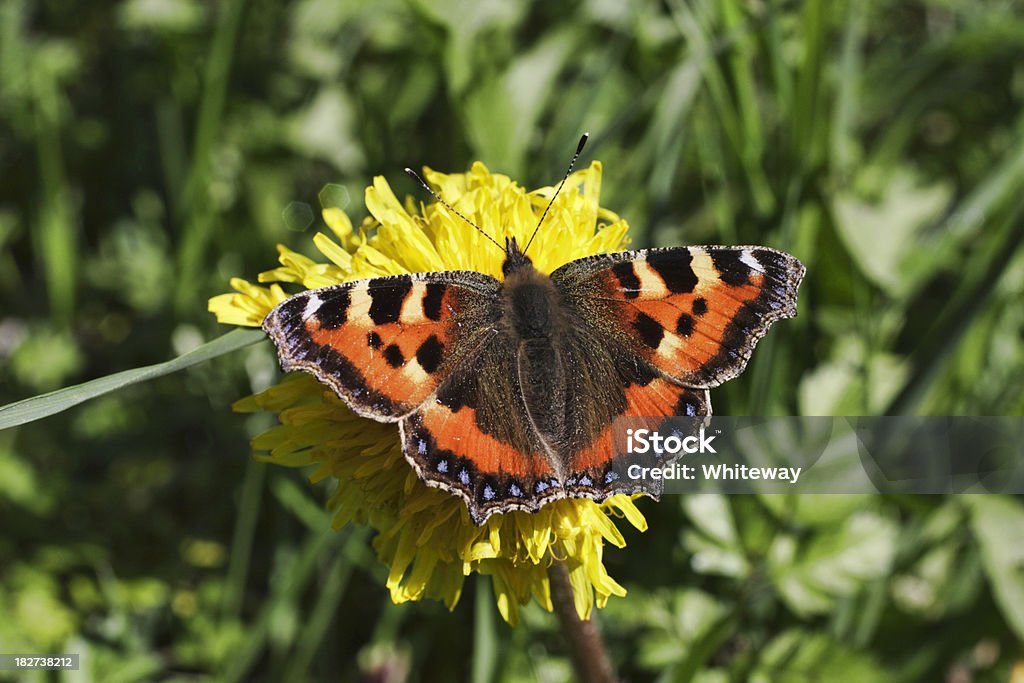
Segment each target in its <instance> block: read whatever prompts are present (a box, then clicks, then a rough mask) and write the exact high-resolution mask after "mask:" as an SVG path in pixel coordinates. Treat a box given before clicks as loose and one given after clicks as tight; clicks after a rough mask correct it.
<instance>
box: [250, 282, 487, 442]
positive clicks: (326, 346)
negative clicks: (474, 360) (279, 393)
mask: <svg viewBox="0 0 1024 683" xmlns="http://www.w3.org/2000/svg"><path fill="white" fill-rule="evenodd" d="M498 286H499V285H498V281H497V280H495V279H494V278H491V277H489V276H487V275H484V274H482V273H475V272H468V271H450V272H443V273H420V274H414V275H396V276H392V277H384V278H376V279H372V280H359V281H355V282H347V283H344V284H340V285H335V286H332V287H325V288H323V289H315V290H310V291H307V292H302V293H300V294H296V295H295V296H293V297H291V298H289V299H287V300H286V301H284V302H283V303H281V304H280V305H278V306H277V307H276V308H274V310H272V311H271V312H270V313H269V314H268V315H267V317H266V319H265V320H264V322H263V329H264V330H266V331H267V333H268V334H269V335H270V337H271V339H273V340H274V344H275V345H276V346H277V350H278V356H279V357H280V359H281V367H282V368H284V369H285V370H304V371H306V372H309V373H312V374H313V375H315V376H316V377H317V379H319V380H320V381H321V382H323V383H325V384H327V385H328V386H329V387H331V388H332V389H333V390H334V391H335V393H337V394H338V395H339V396H340V397H341V398H342V399H344V400H345V402H346V403H348V405H349V406H350V407H351V408H352V409H353V410H354V411H355V412H356V413H358V414H360V415H363V416H365V417H372V418H374V419H377V420H382V421H389V422H393V421H397V420H400V419H402V418H403V417H404V416H406V415H408V414H410V413H412V412H413V411H415V410H416V409H417V408H418V407H419V406H420V405H421V404H423V403H424V401H426V400H427V399H428V398H429V397H430V396H431V395H432V394H433V393H434V392H435V391H436V389H437V387H438V386H439V385H440V384H441V382H442V381H443V380H444V379H445V378H446V377H447V376H448V375H449V374H450V372H451V371H452V368H454V367H457V366H458V364H459V362H460V360H461V358H462V357H463V356H464V355H465V354H466V353H468V352H469V351H470V350H472V349H473V348H474V346H475V345H477V344H478V343H479V341H478V340H474V339H473V335H474V334H476V335H482V334H483V333H484V332H485V331H486V330H487V329H488V328H489V327H490V326H492V325H493V322H494V320H495V319H496V317H497V316H498V311H497V309H496V301H497V298H496V292H497V290H498Z"/></svg>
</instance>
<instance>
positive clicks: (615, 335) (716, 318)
mask: <svg viewBox="0 0 1024 683" xmlns="http://www.w3.org/2000/svg"><path fill="white" fill-rule="evenodd" d="M502 271H503V275H504V279H503V280H502V281H499V280H497V279H494V278H492V277H490V276H487V275H484V274H482V273H476V272H471V271H444V272H434V273H419V274H411V275H399V276H392V277H387V278H375V279H371V280H361V281H356V282H350V283H345V284H342V285H336V286H333V287H327V288H324V289H319V290H311V291H308V292H303V293H301V294H297V295H295V296H294V297H292V298H290V299H288V300H286V301H285V302H283V303H281V304H280V305H279V306H277V307H276V308H275V309H274V310H273V311H271V313H270V314H269V315H268V316H267V318H266V320H265V321H264V329H265V330H266V331H267V332H268V333H269V334H270V336H271V338H272V339H273V340H274V342H275V344H276V345H277V348H278V353H279V355H280V358H281V363H282V367H284V369H286V370H293V369H299V370H304V371H307V372H310V373H312V374H314V375H315V376H316V377H317V378H319V379H320V380H321V381H322V382H324V383H325V384H327V385H328V386H330V387H331V388H332V389H333V390H334V391H335V392H336V393H337V394H338V395H339V396H340V397H341V398H342V399H343V400H345V402H346V403H347V404H348V405H349V406H350V407H351V408H352V409H353V410H354V411H355V412H357V413H358V414H360V415H364V416H366V417H371V418H373V419H376V420H380V421H385V422H399V424H400V429H401V439H402V448H403V452H404V454H405V457H406V459H407V460H408V461H409V462H410V464H411V465H412V466H413V468H414V469H415V471H416V472H417V474H418V475H419V476H420V478H422V479H423V480H424V481H425V482H426V483H427V484H428V485H431V486H436V487H439V488H442V489H445V490H447V491H450V492H452V493H454V494H456V495H458V496H460V497H461V498H462V499H463V500H465V502H466V504H467V507H468V511H469V513H470V516H471V517H472V519H473V520H474V521H475V522H476V523H478V524H481V523H483V522H484V521H485V520H486V519H487V518H488V517H489V516H490V515H492V514H495V513H498V512H506V511H509V510H527V511H533V510H537V509H538V508H539V507H540V506H542V505H544V504H545V503H547V502H550V501H552V500H556V499H559V498H566V497H588V498H592V499H595V500H603V499H604V498H606V497H608V496H609V495H612V494H613V493H630V492H637V491H645V492H649V493H656V491H650V490H648V489H647V488H646V485H645V484H644V483H643V482H639V483H638V482H632V481H624V480H623V479H622V478H620V477H618V476H617V475H616V473H615V472H614V468H613V465H614V462H613V453H612V448H611V431H612V428H613V423H614V421H615V419H616V418H618V417H624V416H649V417H667V416H672V415H690V416H702V415H708V414H710V412H711V406H710V400H709V398H708V392H707V390H708V389H709V388H711V387H714V386H717V385H718V384H721V383H722V382H724V381H726V380H727V379H730V378H732V377H734V376H735V375H736V374H738V373H739V372H740V371H742V369H743V367H744V366H745V365H746V362H747V360H748V359H749V357H750V353H751V352H752V350H753V347H754V345H755V344H756V342H757V341H758V339H760V337H761V336H763V334H764V333H765V332H766V330H767V328H768V327H769V326H770V325H771V324H772V323H773V322H775V321H776V320H778V319H780V318H785V317H792V316H793V315H795V314H796V289H797V286H798V284H799V282H800V279H801V278H802V276H803V274H804V268H803V266H802V265H801V264H800V262H799V261H797V260H796V259H795V258H794V257H792V256H790V255H789V254H785V253H783V252H779V251H776V250H773V249H768V248H766V247H679V248H670V249H652V250H646V251H635V252H622V253H618V254H602V255H598V256H592V257H588V258H584V259H579V260H576V261H572V262H569V263H567V264H565V265H564V266H562V267H560V268H558V269H556V270H555V271H554V272H553V273H551V274H550V275H548V274H545V273H542V272H540V271H538V270H537V269H536V268H534V266H533V264H532V262H531V261H530V259H529V258H528V257H527V256H526V255H525V254H523V252H522V251H521V250H520V248H519V246H518V244H517V243H516V241H515V240H514V239H512V240H509V241H508V242H507V245H506V258H505V261H504V264H503V267H502Z"/></svg>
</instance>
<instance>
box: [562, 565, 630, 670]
mask: <svg viewBox="0 0 1024 683" xmlns="http://www.w3.org/2000/svg"><path fill="white" fill-rule="evenodd" d="M548 578H549V579H550V581H551V602H552V603H553V605H554V607H555V614H557V615H558V621H559V623H560V624H561V625H562V633H563V634H565V639H566V641H567V643H568V645H569V657H570V658H571V659H572V668H573V669H574V670H575V671H576V678H577V679H578V680H580V681H586V683H616V682H617V681H618V677H617V676H616V675H615V671H614V670H613V669H612V662H611V660H610V659H609V658H608V649H607V648H606V647H605V644H604V640H602V638H601V631H600V630H599V629H598V627H597V622H596V621H594V619H593V617H591V618H590V619H580V617H579V614H577V613H576V603H575V602H574V600H573V594H572V584H571V583H569V568H568V567H567V566H566V565H565V563H564V562H555V563H554V564H552V565H551V569H549V570H548Z"/></svg>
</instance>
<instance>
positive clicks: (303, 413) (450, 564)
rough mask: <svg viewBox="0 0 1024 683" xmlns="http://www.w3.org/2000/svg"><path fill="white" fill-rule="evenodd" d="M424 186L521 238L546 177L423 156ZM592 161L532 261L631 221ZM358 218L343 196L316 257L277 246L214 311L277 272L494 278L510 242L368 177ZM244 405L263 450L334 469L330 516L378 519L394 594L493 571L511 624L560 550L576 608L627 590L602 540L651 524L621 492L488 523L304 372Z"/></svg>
mask: <svg viewBox="0 0 1024 683" xmlns="http://www.w3.org/2000/svg"><path fill="white" fill-rule="evenodd" d="M425 176H426V178H427V180H428V182H430V184H431V185H432V186H433V187H434V188H435V189H436V190H437V192H438V193H439V194H440V196H442V197H444V198H445V199H446V200H447V201H448V202H450V203H451V204H452V206H453V207H454V208H455V209H456V210H458V211H459V212H461V213H462V214H464V215H465V216H467V217H468V218H469V219H470V220H471V221H473V222H474V223H475V224H476V225H478V226H480V227H481V228H482V229H483V230H484V231H486V232H487V233H488V234H489V235H490V236H491V237H493V238H494V239H495V240H496V241H497V242H499V243H504V239H505V238H506V237H515V238H516V239H517V240H518V241H519V242H520V244H525V243H526V241H527V240H528V239H529V238H530V235H531V233H532V232H533V230H534V228H535V227H536V225H537V221H538V219H539V217H540V215H541V214H542V213H543V211H544V209H545V208H546V207H547V206H548V204H549V203H550V202H551V197H552V195H553V194H554V188H551V187H544V188H540V189H537V190H534V191H532V192H527V191H526V190H525V189H523V188H522V187H520V186H519V185H517V184H516V183H515V182H513V181H512V180H511V179H510V178H508V177H507V176H503V175H498V174H492V173H491V172H490V171H488V170H487V168H486V167H485V166H484V165H483V164H481V163H479V162H478V163H475V164H473V166H472V168H471V169H470V170H469V172H468V173H454V174H444V173H438V172H436V171H432V170H430V169H425ZM600 191H601V165H600V163H598V162H594V163H592V164H591V165H590V167H589V168H587V169H585V170H581V171H577V172H576V173H573V174H572V175H570V176H569V178H568V179H567V180H566V183H565V187H564V188H563V191H562V193H561V194H560V195H559V196H558V197H557V198H556V199H555V201H554V203H553V204H552V205H551V208H550V210H549V212H548V216H547V218H546V219H545V222H544V226H543V227H542V228H541V230H540V232H539V233H538V234H537V237H536V240H535V241H534V245H533V247H532V248H531V252H530V255H531V258H532V259H533V262H534V265H535V266H536V268H537V269H538V270H540V271H542V272H547V273H550V272H551V271H552V270H554V269H555V268H557V267H558V266H560V265H561V264H563V263H565V262H567V261H570V260H573V259H577V258H582V257H584V256H589V255H592V254H596V253H601V252H608V251H616V250H619V249H621V248H622V247H623V246H624V244H625V242H626V240H627V238H626V232H627V230H628V226H627V225H626V222H625V221H623V220H622V219H620V218H619V217H618V216H616V215H615V214H614V213H612V212H610V211H608V210H607V209H602V208H601V207H600V206H599V204H598V199H599V195H600ZM366 207H367V209H368V210H369V212H370V214H371V216H372V218H367V219H366V220H364V221H363V223H362V224H361V225H360V226H359V228H358V230H356V229H355V228H354V227H353V225H352V223H351V221H350V220H349V218H348V216H346V215H345V213H344V212H343V211H341V210H340V209H337V208H328V209H325V210H324V212H323V217H324V221H325V222H326V224H327V226H328V227H329V228H330V230H331V231H332V232H333V235H334V239H332V238H331V237H329V236H328V235H325V234H323V233H320V234H317V235H316V236H315V237H314V238H313V241H314V243H315V244H316V246H317V248H318V249H319V250H320V252H321V253H322V254H323V255H324V256H325V257H326V259H327V262H326V263H318V262H316V261H313V260H311V259H309V258H307V257H305V256H302V255H300V254H297V253H295V252H293V251H290V250H289V249H287V248H285V247H283V246H280V245H279V246H278V252H279V261H280V263H281V265H280V267H278V268H276V269H274V270H271V271H268V272H265V273H261V274H260V276H259V281H260V282H261V283H268V284H269V286H259V285H254V284H250V283H248V282H246V281H244V280H239V279H233V280H232V281H231V286H232V287H233V288H234V289H235V290H236V293H230V294H222V295H220V296H215V297H213V298H212V299H210V303H209V308H210V310H211V311H213V312H214V313H215V314H216V315H217V319H218V320H220V321H221V322H225V323H230V324H235V325H248V326H259V325H260V324H261V323H262V321H263V318H264V317H265V316H266V314H267V313H268V312H269V311H270V309H271V308H273V307H274V306H275V305H276V304H278V303H280V302H281V301H283V300H284V299H285V298H287V295H286V294H285V291H284V290H283V289H282V287H281V285H280V284H279V283H294V284H299V285H302V286H303V287H306V288H309V289H313V288H319V287H325V286H328V285H333V284H338V283H341V282H347V281H351V280H358V279H363V278H371V277H380V276H384V275H396V274H400V273H413V272H427V271H439V270H475V271H479V272H483V273H487V274H489V275H492V276H494V277H496V278H499V279H500V278H501V264H502V261H503V259H504V254H503V252H501V251H500V250H498V249H496V248H495V247H494V245H493V244H490V242H489V241H488V240H487V238H486V237H484V236H483V235H481V234H480V233H479V232H477V231H476V230H475V229H474V228H473V227H472V226H470V225H469V224H467V223H466V222H465V221H464V220H462V219H461V218H459V217H458V216H455V215H453V214H452V212H451V211H450V210H449V209H448V208H446V207H445V206H443V205H442V204H440V203H436V202H434V203H429V204H422V203H418V202H416V201H414V200H413V199H411V198H408V199H406V201H405V203H404V204H403V203H401V202H399V200H398V199H397V198H396V197H395V195H394V193H393V192H392V191H391V188H390V187H389V186H388V183H387V181H385V180H384V178H382V177H377V178H375V179H374V182H373V185H372V186H371V187H368V188H366ZM235 407H236V409H237V410H240V411H255V410H270V411H273V412H276V413H277V414H278V420H279V424H278V425H277V426H276V427H274V428H272V429H270V430H269V431H267V432H265V433H264V434H262V435H260V436H258V437H257V438H256V439H255V440H254V441H253V447H254V448H255V449H257V450H258V451H266V452H267V453H268V454H267V455H263V456H260V457H261V458H263V459H265V460H267V461H270V462H274V463H277V464H281V465H286V466H292V467H298V466H305V465H316V469H315V470H314V471H313V473H312V475H311V479H313V480H314V481H319V480H322V479H325V478H328V477H331V478H333V479H335V480H336V481H337V487H336V489H335V491H334V494H333V495H332V496H331V498H330V501H329V505H330V507H331V509H332V510H333V511H334V515H335V516H334V526H335V527H336V528H340V527H341V526H343V525H345V524H348V523H356V524H364V525H368V526H370V527H372V528H373V529H375V530H376V531H377V535H376V536H375V538H374V541H373V544H374V548H375V549H376V551H377V554H378V556H379V557H380V559H381V560H382V561H383V562H385V563H386V564H387V565H388V566H389V567H390V572H389V575H388V580H387V587H388V589H389V590H390V592H391V597H392V599H393V600H394V601H395V602H396V603H399V602H405V601H407V600H419V599H421V598H423V597H431V598H438V599H441V600H443V601H444V602H445V603H446V604H447V605H448V607H449V608H453V607H454V606H455V604H456V602H457V601H458V599H459V596H460V594H461V591H462V585H463V581H464V580H465V577H466V576H468V575H469V574H470V573H472V572H477V573H480V574H486V575H489V576H490V577H491V579H492V581H493V583H494V589H495V595H496V599H497V603H498V609H499V611H500V612H501V615H502V616H503V617H504V618H505V620H506V621H509V622H510V623H515V622H516V621H517V619H518V610H519V607H520V606H521V605H524V604H526V603H527V602H529V600H530V599H531V597H532V598H535V599H536V600H537V601H538V602H539V603H540V604H541V605H542V606H543V607H544V608H546V609H548V610H550V609H551V608H552V605H551V593H550V584H549V582H548V568H549V567H550V565H551V563H552V562H554V561H564V562H565V563H566V564H567V565H568V567H569V572H570V581H571V584H572V587H573V593H574V598H575V603H576V610H577V612H578V613H579V614H580V616H581V617H583V618H586V617H587V616H589V614H590V611H591V609H592V607H593V605H594V604H595V603H596V604H597V605H598V606H603V605H604V604H605V603H606V602H607V600H608V598H609V597H610V596H612V595H624V594H625V590H624V589H623V588H622V587H621V586H620V585H619V584H618V583H616V582H615V580H614V579H612V578H611V577H610V576H609V575H608V573H607V572H606V571H605V568H604V564H603V561H602V557H603V551H604V544H605V542H608V543H611V544H613V545H615V546H618V547H622V546H624V545H625V539H624V538H623V536H622V534H621V532H620V531H619V529H618V527H617V525H616V521H615V520H616V519H617V518H625V519H626V520H627V521H628V522H629V523H630V524H632V525H633V526H634V527H636V528H638V529H640V530H644V529H646V526H647V523H646V521H645V520H644V518H643V516H642V515H641V514H640V512H639V511H638V510H637V508H636V507H635V506H634V505H633V501H632V499H631V498H630V497H629V496H625V495H615V496H612V497H610V498H609V499H608V500H606V501H604V502H602V503H596V502H594V501H592V500H588V499H564V500H557V501H554V502H552V503H550V504H548V505H546V506H544V507H543V508H541V509H540V510H539V511H537V512H535V513H526V512H519V511H513V512H508V513H505V514H496V515H493V516H491V517H490V518H488V519H487V521H486V522H485V523H484V524H483V525H482V526H476V525H474V524H473V522H472V521H471V519H470V517H469V514H468V512H467V509H466V505H465V503H464V502H463V501H462V500H461V499H460V498H458V497H456V496H454V495H452V494H450V493H448V492H445V491H442V490H439V489H436V488H430V487H428V486H427V485H426V484H424V483H423V482H422V481H421V480H420V479H419V478H418V477H417V476H416V474H415V472H414V471H413V469H412V467H410V466H409V464H408V463H407V462H406V461H405V459H404V457H403V455H402V451H401V445H400V442H399V435H398V429H397V428H396V426H395V425H393V424H382V423H378V422H374V421H372V420H368V419H366V418H361V417H358V416H356V415H355V414H354V413H353V412H352V411H350V410H349V409H348V408H347V407H346V406H345V404H344V403H343V402H342V400H341V399H339V398H338V397H337V396H336V395H335V394H334V393H333V392H332V391H331V390H330V389H328V388H327V387H325V386H323V385H321V384H319V383H318V382H317V381H316V380H315V379H314V378H313V377H311V376H309V375H307V374H304V373H293V374H291V375H287V376H286V377H285V378H284V379H283V380H282V381H281V382H280V383H279V384H277V385H276V386H273V387H271V388H270V389H267V390H266V391H263V392H261V393H259V394H257V395H255V396H250V397H248V398H246V399H243V400H241V401H239V402H238V403H237V404H236V406H235Z"/></svg>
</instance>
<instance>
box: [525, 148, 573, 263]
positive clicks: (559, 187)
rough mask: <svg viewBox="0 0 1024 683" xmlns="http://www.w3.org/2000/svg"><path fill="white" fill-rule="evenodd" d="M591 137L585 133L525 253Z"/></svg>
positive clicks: (545, 208) (534, 230) (531, 236)
mask: <svg viewBox="0 0 1024 683" xmlns="http://www.w3.org/2000/svg"><path fill="white" fill-rule="evenodd" d="M589 137H590V133H584V134H583V137H581V138H580V143H579V144H578V145H576V153H575V154H573V155H572V161H570V162H569V168H568V169H567V170H566V172H565V175H564V176H562V182H560V183H558V189H557V190H555V195H554V197H552V198H551V201H550V202H548V205H547V206H546V207H544V213H543V214H541V217H540V220H539V221H538V222H537V227H536V228H534V229H533V234H532V235H530V241H529V242H527V243H526V249H523V253H524V254H525V253H526V251H527V250H528V249H529V248H530V245H531V244H533V238H534V237H536V236H537V231H538V230H540V226H541V225H543V224H544V219H545V218H546V217H547V215H548V211H549V210H550V209H551V205H552V204H554V203H555V198H556V197H558V193H559V192H561V191H562V185H565V181H566V180H568V178H569V174H570V173H572V167H573V166H575V165H576V160H577V159H579V158H580V152H582V151H583V145H585V144H587V138H589Z"/></svg>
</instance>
